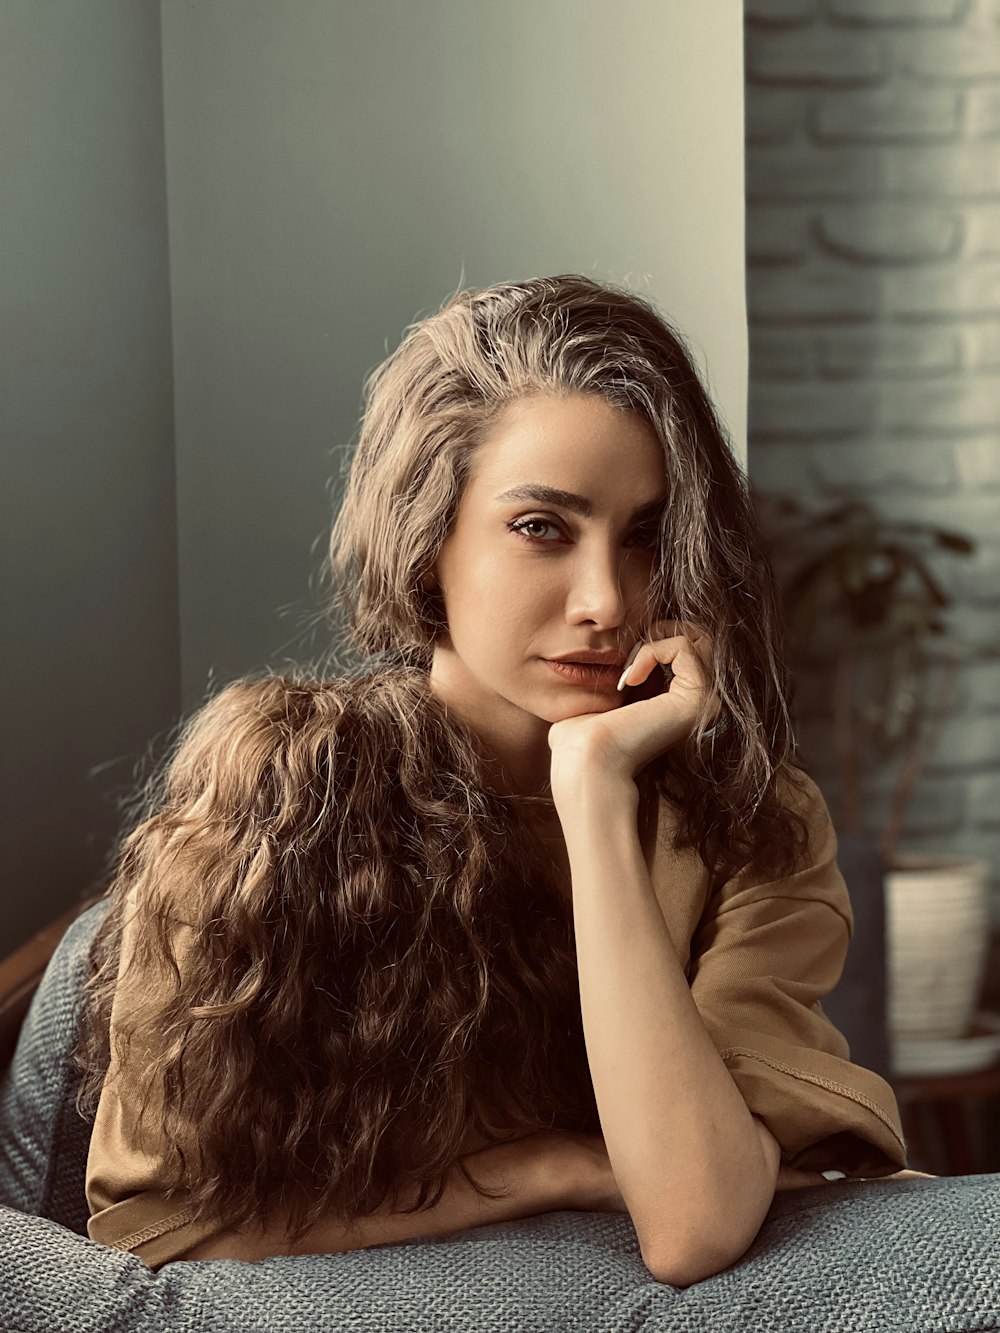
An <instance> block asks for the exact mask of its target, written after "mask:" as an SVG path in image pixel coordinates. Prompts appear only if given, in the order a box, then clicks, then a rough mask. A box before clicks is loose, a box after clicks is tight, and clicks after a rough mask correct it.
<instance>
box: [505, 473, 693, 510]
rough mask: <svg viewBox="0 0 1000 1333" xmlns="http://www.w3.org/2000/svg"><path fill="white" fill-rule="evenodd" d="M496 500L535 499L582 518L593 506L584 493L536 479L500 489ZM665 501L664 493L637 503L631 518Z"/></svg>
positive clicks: (662, 504)
mask: <svg viewBox="0 0 1000 1333" xmlns="http://www.w3.org/2000/svg"><path fill="white" fill-rule="evenodd" d="M496 498H497V499H498V500H537V501H538V502H539V504H550V505H559V507H560V508H562V509H569V510H571V511H572V512H573V513H574V514H580V515H582V517H583V518H590V517H591V516H592V515H593V512H594V506H593V505H592V504H591V502H590V501H589V500H588V499H587V497H586V496H585V495H576V494H574V492H573V491H561V490H559V489H558V487H556V486H545V485H543V484H542V483H541V482H538V481H529V482H525V484H524V485H523V486H512V487H511V488H510V490H509V491H502V492H501V493H500V494H499V495H498V496H497V497H496ZM666 502H667V497H666V496H665V495H661V496H659V497H658V498H657V499H655V500H649V501H648V502H647V503H646V504H642V505H639V507H638V509H633V511H632V517H633V518H643V517H644V516H645V515H646V514H652V513H654V512H655V511H656V510H658V509H662V508H663V506H664V505H665V504H666Z"/></svg>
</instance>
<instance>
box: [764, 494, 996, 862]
mask: <svg viewBox="0 0 1000 1333" xmlns="http://www.w3.org/2000/svg"><path fill="white" fill-rule="evenodd" d="M756 500H757V505H758V511H759V513H760V516H761V521H762V526H763V528H764V531H765V535H766V538H767V541H768V546H769V555H770V558H771V561H772V564H773V566H774V570H775V574H776V577H777V579H778V583H779V586H780V588H781V592H782V601H783V606H784V614H785V631H786V646H787V650H788V654H789V656H790V658H791V666H792V670H793V675H794V674H796V673H797V670H798V668H799V667H800V666H802V665H806V664H810V653H811V651H812V650H813V648H814V645H815V644H816V643H817V642H818V641H819V640H820V639H822V641H823V651H824V656H823V658H822V659H821V660H822V661H827V660H829V661H830V671H831V674H832V699H833V723H834V731H835V744H836V752H837V767H838V772H839V778H840V811H839V819H838V826H839V827H840V829H841V830H842V831H843V832H845V833H857V832H858V830H859V828H860V824H861V810H862V803H863V791H862V787H863V781H864V779H865V778H868V777H870V776H871V775H872V774H873V773H874V772H875V771H877V770H878V769H880V768H884V767H886V766H893V765H895V766H896V777H895V781H894V783H893V785H892V788H891V796H890V802H889V814H888V819H887V821H886V825H885V828H884V829H883V833H882V837H881V851H882V856H883V861H884V863H885V864H886V865H889V864H890V863H891V861H892V858H893V855H894V853H895V850H896V847H897V844H898V842H899V837H900V833H901V830H902V826H903V820H904V818H905V815H906V810H907V808H908V806H909V802H910V799H911V797H912V795H913V793H914V791H915V789H916V787H917V784H918V782H919V780H920V777H921V775H922V774H923V771H924V769H925V768H926V766H927V764H928V762H929V761H930V759H931V757H932V756H933V755H934V753H935V751H936V749H937V745H938V742H939V739H940V731H941V727H942V724H943V722H944V719H945V717H946V716H947V713H948V709H949V707H950V705H951V703H952V700H953V697H954V690H955V684H956V680H957V676H958V672H959V669H960V667H961V665H962V663H963V662H964V661H966V660H967V659H968V656H969V647H968V645H967V644H966V643H965V642H963V641H962V640H961V639H960V638H958V637H957V636H956V635H955V634H954V632H953V631H952V629H951V627H950V626H949V623H948V616H947V612H948V609H949V607H950V606H951V604H952V599H951V598H950V597H949V595H948V593H947V592H946V591H945V589H944V588H943V587H942V586H941V584H940V582H939V581H938V579H937V578H936V577H935V575H934V572H933V571H932V569H931V566H930V563H929V561H928V558H927V557H928V555H929V553H931V552H934V551H937V552H941V551H944V552H948V553H949V554H952V555H962V556H969V555H971V554H972V553H973V552H974V551H975V549H976V543H975V542H974V541H973V540H972V539H970V538H969V537H967V536H965V535H964V534H962V533H958V532H952V531H948V530H946V529H943V528H938V527H935V526H933V525H931V524H926V523H921V522H913V521H897V520H893V519H890V518H888V517H887V516H886V515H885V514H883V513H881V512H880V511H879V510H878V509H877V508H876V507H875V506H874V505H872V504H871V503H870V502H869V501H867V500H865V499H863V498H862V497H861V496H860V495H859V494H857V493H855V492H852V491H851V490H850V489H849V488H840V490H839V492H838V498H837V499H836V500H835V502H834V503H833V504H832V505H830V506H828V507H826V508H823V509H820V510H815V509H811V508H809V507H807V506H806V505H804V504H803V503H802V502H801V501H800V500H798V499H797V498H796V497H794V496H792V495H789V494H786V493H776V492H769V493H765V492H759V491H758V492H756ZM811 664H812V665H815V664H816V661H815V658H813V659H812V661H811ZM935 676H937V677H938V679H939V681H940V684H939V687H938V688H937V689H936V690H935V689H934V688H933V687H932V681H933V680H934V678H935Z"/></svg>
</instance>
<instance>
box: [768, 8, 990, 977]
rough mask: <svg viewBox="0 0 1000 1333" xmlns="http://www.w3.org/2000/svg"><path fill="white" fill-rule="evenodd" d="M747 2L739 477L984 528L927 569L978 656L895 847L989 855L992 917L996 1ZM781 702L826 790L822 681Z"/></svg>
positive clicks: (877, 808) (872, 817)
mask: <svg viewBox="0 0 1000 1333" xmlns="http://www.w3.org/2000/svg"><path fill="white" fill-rule="evenodd" d="M744 13H745V18H746V75H747V88H746V98H747V104H746V109H747V296H748V305H749V316H750V349H751V351H750V364H751V392H750V420H749V427H750V429H749V439H750V450H749V467H750V473H751V476H752V478H753V481H754V484H755V486H757V487H758V488H759V489H761V490H793V491H795V492H797V493H798V494H799V495H801V496H802V497H804V498H807V499H810V500H811V501H812V502H813V503H816V504H818V503H820V502H821V501H822V500H823V498H824V496H825V494H828V493H829V488H831V487H833V486H836V485H837V484H838V483H841V482H845V481H854V482H856V483H858V484H861V485H864V486H865V487H866V488H867V489H868V491H869V492H870V494H871V495H872V496H873V498H876V499H877V500H878V501H879V503H880V504H882V505H883V506H884V507H885V508H886V509H887V510H888V512H889V513H891V514H892V516H893V517H896V518H905V517H909V516H912V517H914V518H920V519H923V520H925V521H931V522H937V523H939V524H940V525H941V526H942V527H953V528H956V529H958V530H961V531H966V532H968V533H970V534H971V535H973V536H974V537H975V538H976V539H977V540H978V541H979V543H980V548H979V550H978V552H977V555H976V556H975V558H974V559H972V560H967V561H966V560H962V559H954V558H950V557H948V556H946V555H945V556H942V557H941V558H940V559H938V560H937V561H936V562H935V569H936V572H937V574H938V576H939V578H940V579H941V581H942V582H943V583H944V584H945V586H946V587H947V588H948V589H949V591H950V592H951V593H952V595H954V596H955V598H956V603H957V604H956V614H955V622H954V623H955V624H956V626H957V627H958V628H959V629H960V631H961V632H962V633H963V634H964V635H965V636H966V637H967V639H968V640H969V642H970V643H972V644H973V645H975V652H976V660H975V661H974V662H973V663H972V665H970V666H969V667H967V668H966V669H965V670H963V672H962V675H961V676H960V678H959V681H958V685H957V690H956V696H955V701H954V704H953V706H952V708H951V709H950V711H949V714H948V716H947V718H946V719H945V722H944V727H943V732H942V740H941V746H940V749H939V752H938V755H937V757H936V759H935V762H934V764H933V766H932V768H931V770H930V772H929V774H928V776H927V777H925V779H924V783H923V785H922V787H921V788H920V789H918V792H917V795H916V797H915V799H914V801H913V803H912V806H911V810H910V814H909V817H908V819H907V822H906V827H905V830H904V837H903V845H904V846H906V847H908V848H911V849H918V848H926V849H927V850H944V851H949V850H950V851H954V852H956V853H961V854H971V855H979V856H985V857H986V858H987V859H988V860H989V861H990V862H991V865H992V867H993V892H994V900H993V901H994V921H995V923H996V925H997V928H998V929H1000V660H998V659H1000V0H746V3H745V7H744ZM797 706H798V711H799V712H800V715H801V718H802V731H801V736H800V740H801V743H802V747H803V751H804V753H805V756H806V758H807V759H808V760H809V762H810V764H811V765H812V766H813V767H814V771H815V772H816V774H817V777H818V778H819V779H820V781H821V784H822V785H823V787H824V790H826V791H828V793H829V794H830V797H831V805H832V804H833V803H834V800H833V798H834V797H835V795H836V780H835V767H834V765H833V764H832V763H826V762H825V758H824V756H825V755H826V754H828V753H829V750H830V748H831V747H830V741H829V735H828V732H827V731H825V730H824V728H825V726H826V724H825V723H824V721H823V718H824V716H825V715H826V714H828V706H827V701H826V700H825V698H824V697H823V687H822V685H820V684H819V678H818V677H817V679H816V680H812V679H804V680H802V681H801V682H800V686H799V702H798V705H797ZM884 787H885V783H884V782H882V781H881V779H880V781H879V782H878V783H876V784H875V793H874V795H875V797H876V799H874V800H872V801H871V802H869V804H868V806H867V808H866V814H867V817H868V820H869V821H870V822H869V824H868V825H867V826H868V827H870V828H871V829H872V831H873V832H874V831H877V830H878V829H879V827H880V820H881V817H882V815H883V814H884V810H885V807H884V804H882V803H881V800H880V798H884V795H885V791H884ZM992 984H994V985H998V984H1000V979H998V980H997V981H994V982H993V983H992Z"/></svg>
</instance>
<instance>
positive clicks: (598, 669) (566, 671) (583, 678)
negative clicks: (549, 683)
mask: <svg viewBox="0 0 1000 1333" xmlns="http://www.w3.org/2000/svg"><path fill="white" fill-rule="evenodd" d="M544 660H545V664H546V665H547V666H550V667H551V668H552V670H553V671H554V672H555V673H556V675H557V676H561V677H562V678H563V680H566V681H570V682H571V683H572V684H574V685H590V686H594V685H612V686H614V685H617V684H618V678H619V676H620V675H621V668H620V667H613V666H590V665H586V664H584V663H581V662H552V661H550V660H549V659H548V658H547V657H546V658H545V659H544Z"/></svg>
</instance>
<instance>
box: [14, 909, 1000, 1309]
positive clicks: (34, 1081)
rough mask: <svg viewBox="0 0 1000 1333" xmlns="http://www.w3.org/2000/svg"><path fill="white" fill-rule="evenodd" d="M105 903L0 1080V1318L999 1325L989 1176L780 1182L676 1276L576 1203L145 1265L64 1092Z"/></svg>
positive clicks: (38, 1002) (996, 1215) (51, 984)
mask: <svg viewBox="0 0 1000 1333" xmlns="http://www.w3.org/2000/svg"><path fill="white" fill-rule="evenodd" d="M105 910H106V904H104V903H99V904H96V905H95V906H94V907H92V908H90V909H88V911H87V912H85V913H84V914H83V915H82V916H81V917H79V918H78V919H77V921H76V922H74V923H73V925H72V926H71V927H70V929H69V931H68V932H67V934H66V935H65V936H64V938H63V940H62V941H61V942H60V945H59V947H58V948H57V949H56V952H55V954H54V955H53V958H52V960H51V962H50V964H49V967H48V969H47V971H46V973H45V976H44V978H43V980H42V983H41V985H40V987H39V989H38V991H37V993H36V995H35V997H34V1000H33V1001H32V1005H31V1009H30V1010H29V1013H28V1016H27V1019H26V1021H25V1024H24V1027H23V1029H22V1033H21V1040H20V1042H19V1044H18V1048H17V1052H16V1055H15V1059H14V1064H13V1065H12V1067H11V1070H10V1071H9V1073H8V1075H7V1077H6V1078H5V1079H4V1081H3V1084H2V1086H0V1329H3V1330H4V1333H7V1331H8V1330H9V1331H10V1333H15V1331H17V1333H76V1330H87V1333H145V1331H146V1330H150V1331H152V1330H164V1329H169V1330H172V1331H173V1330H176V1331H177V1333H186V1331H187V1330H191V1333H215V1331H216V1330H218V1331H219V1333H221V1331H222V1330H232V1331H233V1333H237V1330H238V1333H251V1331H252V1330H257V1329H259V1330H262V1333H263V1330H267V1333H291V1331H292V1330H295V1331H296V1333H300V1331H301V1333H304V1331H305V1330H317V1333H318V1331H319V1330H328V1331H329V1333H350V1331H351V1330H379V1331H380V1333H381V1330H395V1329H399V1330H403V1329H406V1330H414V1331H415V1330H442V1333H446V1331H450V1330H462V1331H463V1333H466V1331H468V1333H473V1331H474V1333H490V1331H491V1330H498V1331H499V1330H503V1331H504V1333H508V1330H509V1331H510V1333H513V1331H514V1330H517V1333H527V1331H528V1330H534V1329H537V1330H545V1331H546V1333H554V1331H557V1330H563V1329H565V1330H587V1331H588V1333H591V1331H593V1333H605V1331H607V1333H614V1331H615V1330H622V1333H625V1330H628V1333H637V1331H638V1330H640V1329H642V1330H647V1329H659V1330H665V1331H666V1330H669V1331H670V1333H688V1331H690V1333H694V1330H698V1333H704V1330H707V1329H710V1330H712V1333H729V1330H732V1333H780V1330H783V1329H809V1330H811V1331H812V1333H822V1331H823V1330H831V1333H832V1331H833V1330H836V1333H850V1331H851V1330H855V1329H857V1330H862V1329H864V1330H868V1329H883V1328H890V1327H891V1328H894V1329H897V1330H909V1331H910V1333H932V1330H933V1333H942V1331H943V1330H950V1331H951V1333H962V1331H963V1330H974V1329H975V1330H980V1329H988V1328H997V1327H1000V1257H998V1247H997V1245H996V1237H997V1236H998V1235H1000V1177H997V1176H993V1175H991V1176H962V1177H955V1178H942V1179H940V1180H904V1181H894V1182H891V1183H883V1182H879V1181H870V1182H864V1181H862V1182H858V1181H854V1182H841V1183H838V1184H835V1185H827V1186H822V1187H818V1188H816V1189H808V1190H795V1191H787V1192H782V1193H780V1194H778V1195H777V1196H776V1197H775V1200H774V1203H773V1204H772V1206H771V1209H770V1212H769V1213H768V1216H767V1218H766V1219H765V1222H764V1225H763V1226H762V1228H761V1230H760V1233H759V1234H758V1236H757V1238H756V1240H755V1241H754V1244H753V1245H752V1246H751V1248H750V1250H749V1251H748V1252H747V1254H746V1255H744V1256H743V1258H742V1259H741V1260H740V1261H739V1262H738V1263H737V1264H735V1265H734V1266H733V1267H732V1268H730V1269H728V1270H726V1271H725V1272H723V1273H720V1274H718V1275H717V1276H715V1277H713V1278H710V1279H708V1280H707V1281H705V1282H702V1283H698V1284H696V1285H695V1286H693V1287H689V1288H687V1289H685V1290H682V1289H678V1288H674V1287H670V1286H668V1285H666V1284H662V1283H657V1282H654V1281H653V1280H652V1279H651V1278H650V1276H649V1274H648V1273H647V1271H646V1268H645V1266H644V1264H643V1262H642V1259H641V1257H640V1255H639V1249H638V1245H637V1243H636V1236H635V1231H634V1228H633V1226H632V1223H631V1221H630V1220H629V1218H628V1217H627V1216H625V1215H624V1214H620V1213H586V1212H570V1211H564V1212H556V1213H546V1214H543V1215H541V1216H538V1217H531V1218H524V1219H522V1220H520V1221H517V1222H507V1223H503V1224H501V1225H494V1226H489V1227H475V1228H472V1229H470V1230H467V1231H462V1232H456V1233H453V1234H452V1235H449V1236H442V1237H435V1238H429V1239H423V1240H412V1241H406V1242H403V1243H401V1244H397V1245H383V1246H379V1247H375V1248H372V1249H367V1250H359V1251H356V1252H353V1253H350V1254H339V1255H305V1256H297V1257H294V1258H272V1259H265V1260H261V1261H259V1262H256V1263H238V1262H235V1261H230V1260H203V1261H200V1262H190V1261H187V1262H186V1261H176V1262H174V1263H168V1264H165V1265H164V1266H163V1267H162V1268H161V1269H160V1270H159V1272H157V1273H153V1272H151V1271H150V1270H149V1269H148V1268H147V1267H146V1266H145V1265H144V1264H143V1263H142V1261H141V1260H140V1259H138V1258H136V1257H135V1256H134V1255H130V1254H125V1253H122V1252H120V1251H118V1250H113V1249H109V1248H108V1247H106V1246H103V1245H99V1244H97V1243H96V1242H95V1241H92V1240H90V1239H89V1237H88V1236H87V1235H86V1202H85V1199H84V1192H83V1189H84V1176H85V1170H86V1155H87V1144H88V1139H89V1131H90V1126H89V1124H87V1123H86V1122H84V1121H83V1120H82V1119H81V1118H80V1116H79V1115H77V1113H76V1111H75V1109H74V1108H73V1107H72V1092H73V1090H74V1088H75V1076H74V1072H73V1069H72V1065H71V1064H70V1063H69V1061H68V1058H67V1057H68V1052H69V1050H70V1048H71V1045H72V1036H73V1024H74V1021H75V1012H76V1003H77V999H78V995H79V990H80V985H81V982H82V977H83V967H84V961H85V959H84V955H85V950H86V946H87V944H88V943H89V941H90V938H91V935H92V933H93V931H94V930H96V928H97V925H98V923H99V921H100V918H101V915H102V914H103V912H104V911H105ZM75 1233H76V1234H75Z"/></svg>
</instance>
